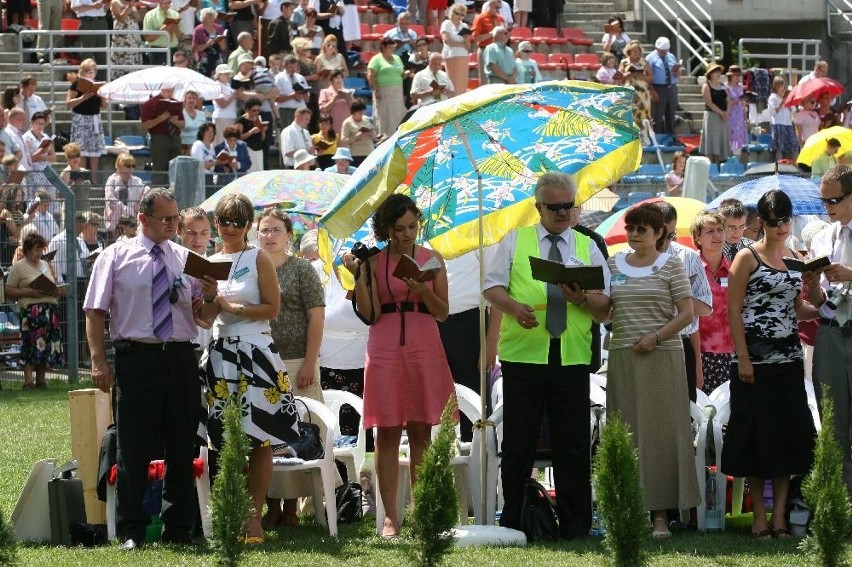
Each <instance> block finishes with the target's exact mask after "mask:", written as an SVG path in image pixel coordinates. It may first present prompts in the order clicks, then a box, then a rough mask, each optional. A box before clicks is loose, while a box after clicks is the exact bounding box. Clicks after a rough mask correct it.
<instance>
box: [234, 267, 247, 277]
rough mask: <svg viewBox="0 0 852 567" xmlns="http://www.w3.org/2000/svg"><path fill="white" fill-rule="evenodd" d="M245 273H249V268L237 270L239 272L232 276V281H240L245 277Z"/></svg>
mask: <svg viewBox="0 0 852 567" xmlns="http://www.w3.org/2000/svg"><path fill="white" fill-rule="evenodd" d="M247 273H249V267H248V266H244V267H242V268H240V269H239V270H238V271H237V272H236V273H235V274H234V279H235V280H238V279H240V278H241V277H243V276H244V275H246V274H247Z"/></svg>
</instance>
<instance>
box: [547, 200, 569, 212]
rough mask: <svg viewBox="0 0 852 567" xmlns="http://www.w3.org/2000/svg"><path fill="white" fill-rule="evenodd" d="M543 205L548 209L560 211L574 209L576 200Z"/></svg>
mask: <svg viewBox="0 0 852 567" xmlns="http://www.w3.org/2000/svg"><path fill="white" fill-rule="evenodd" d="M541 206H542V207H544V208H545V209H547V210H548V211H553V212H554V213H558V212H559V211H570V210H571V209H573V208H574V201H568V202H567V203H542V204H541Z"/></svg>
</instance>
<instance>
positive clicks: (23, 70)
mask: <svg viewBox="0 0 852 567" xmlns="http://www.w3.org/2000/svg"><path fill="white" fill-rule="evenodd" d="M116 35H122V36H139V39H140V43H141V44H142V46H141V47H113V46H112V38H113V36H116ZM146 35H157V36H165V37H168V35H169V33H168V32H165V31H160V30H155V31H142V30H77V31H74V32H73V33H68V32H62V31H58V30H22V31H21V32H20V33H19V34H18V68H19V72H18V74H19V77H18V78H19V80H20V79H22V78H23V77H24V76H25V75H27V74H31V73H33V72H37V71H45V70H46V71H48V72H49V73H50V77H51V80H50V81H49V83H50V85H49V87H50V100H51V101H53V102H54V103H55V102H57V101H64V100H65V92H64V91H63V92H61V93H57V87H58V85H59V84H60V83H64V82H65V81H64V79H63V80H61V81H58V80H56V77H57V73H63V74H64V73H67V72H69V71H78V70H79V68H80V67H79V65H72V64H70V63H67V62H65V63H57V61H62V60H63V59H62V55H63V53H69V52H70V53H74V54H79V55H80V58H81V60H82V59H86V58H87V57H93V58H94V56H95V54H98V53H103V54H104V58H105V62H103V64H101V63H99V64H98V73H99V75H100V72H101V71H103V73H104V76H105V77H106V81H107V82H109V81H111V80H113V78H114V75H115V74H116V72H117V71H138V70H139V69H143V68H145V67H147V65H138V66H137V65H117V64H114V63H113V62H112V61H111V58H110V57H109V55H110V54H111V53H138V54H139V55H140V56H143V55H146V54H155V53H161V54H164V55H165V57H166V61H171V57H172V49H171V48H170V47H148V46H146V45H145V38H144V37H143V36H146ZM39 36H43V37H46V38H47V46H46V47H43V48H39V47H38V46H37V44H38V38H39ZM76 36H102V37H105V38H106V47H83V46H82V45H78V44H76V43H75V44H72V45H67V44H65V43H66V42H63V45H59V42H58V41H57V39H59V38H64V39H65V40H67V39H68V37H76ZM37 54H41V55H42V56H43V57H44V58H45V59H46V60H47V62H46V63H44V64H40V63H31V61H32V60H33V59H34V58H35V57H36V56H37ZM110 104H111V105H117V103H113V102H110ZM114 108H117V107H115V106H114ZM106 123H107V126H106V132H107V135H108V136H110V137H112V136H113V127H112V112H107V113H106Z"/></svg>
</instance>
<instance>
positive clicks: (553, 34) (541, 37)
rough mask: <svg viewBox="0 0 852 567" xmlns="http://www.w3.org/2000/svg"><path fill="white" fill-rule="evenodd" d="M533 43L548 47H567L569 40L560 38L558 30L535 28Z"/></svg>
mask: <svg viewBox="0 0 852 567" xmlns="http://www.w3.org/2000/svg"><path fill="white" fill-rule="evenodd" d="M533 41H535V42H537V43H546V44H548V45H565V44H566V43H568V40H567V39H565V38H564V37H560V36H559V32H558V31H556V28H535V29H534V30H533Z"/></svg>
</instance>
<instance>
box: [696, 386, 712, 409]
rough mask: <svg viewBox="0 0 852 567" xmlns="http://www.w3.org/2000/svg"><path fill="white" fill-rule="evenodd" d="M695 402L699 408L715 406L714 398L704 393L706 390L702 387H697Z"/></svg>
mask: <svg viewBox="0 0 852 567" xmlns="http://www.w3.org/2000/svg"><path fill="white" fill-rule="evenodd" d="M695 403H696V404H697V405H698V407H699V408H701V409H704V408H706V407H707V406H715V405H716V404H714V403H713V400H711V399H710V396H708V395H707V394H705V393H704V390H702V389H701V388H696V389H695Z"/></svg>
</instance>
